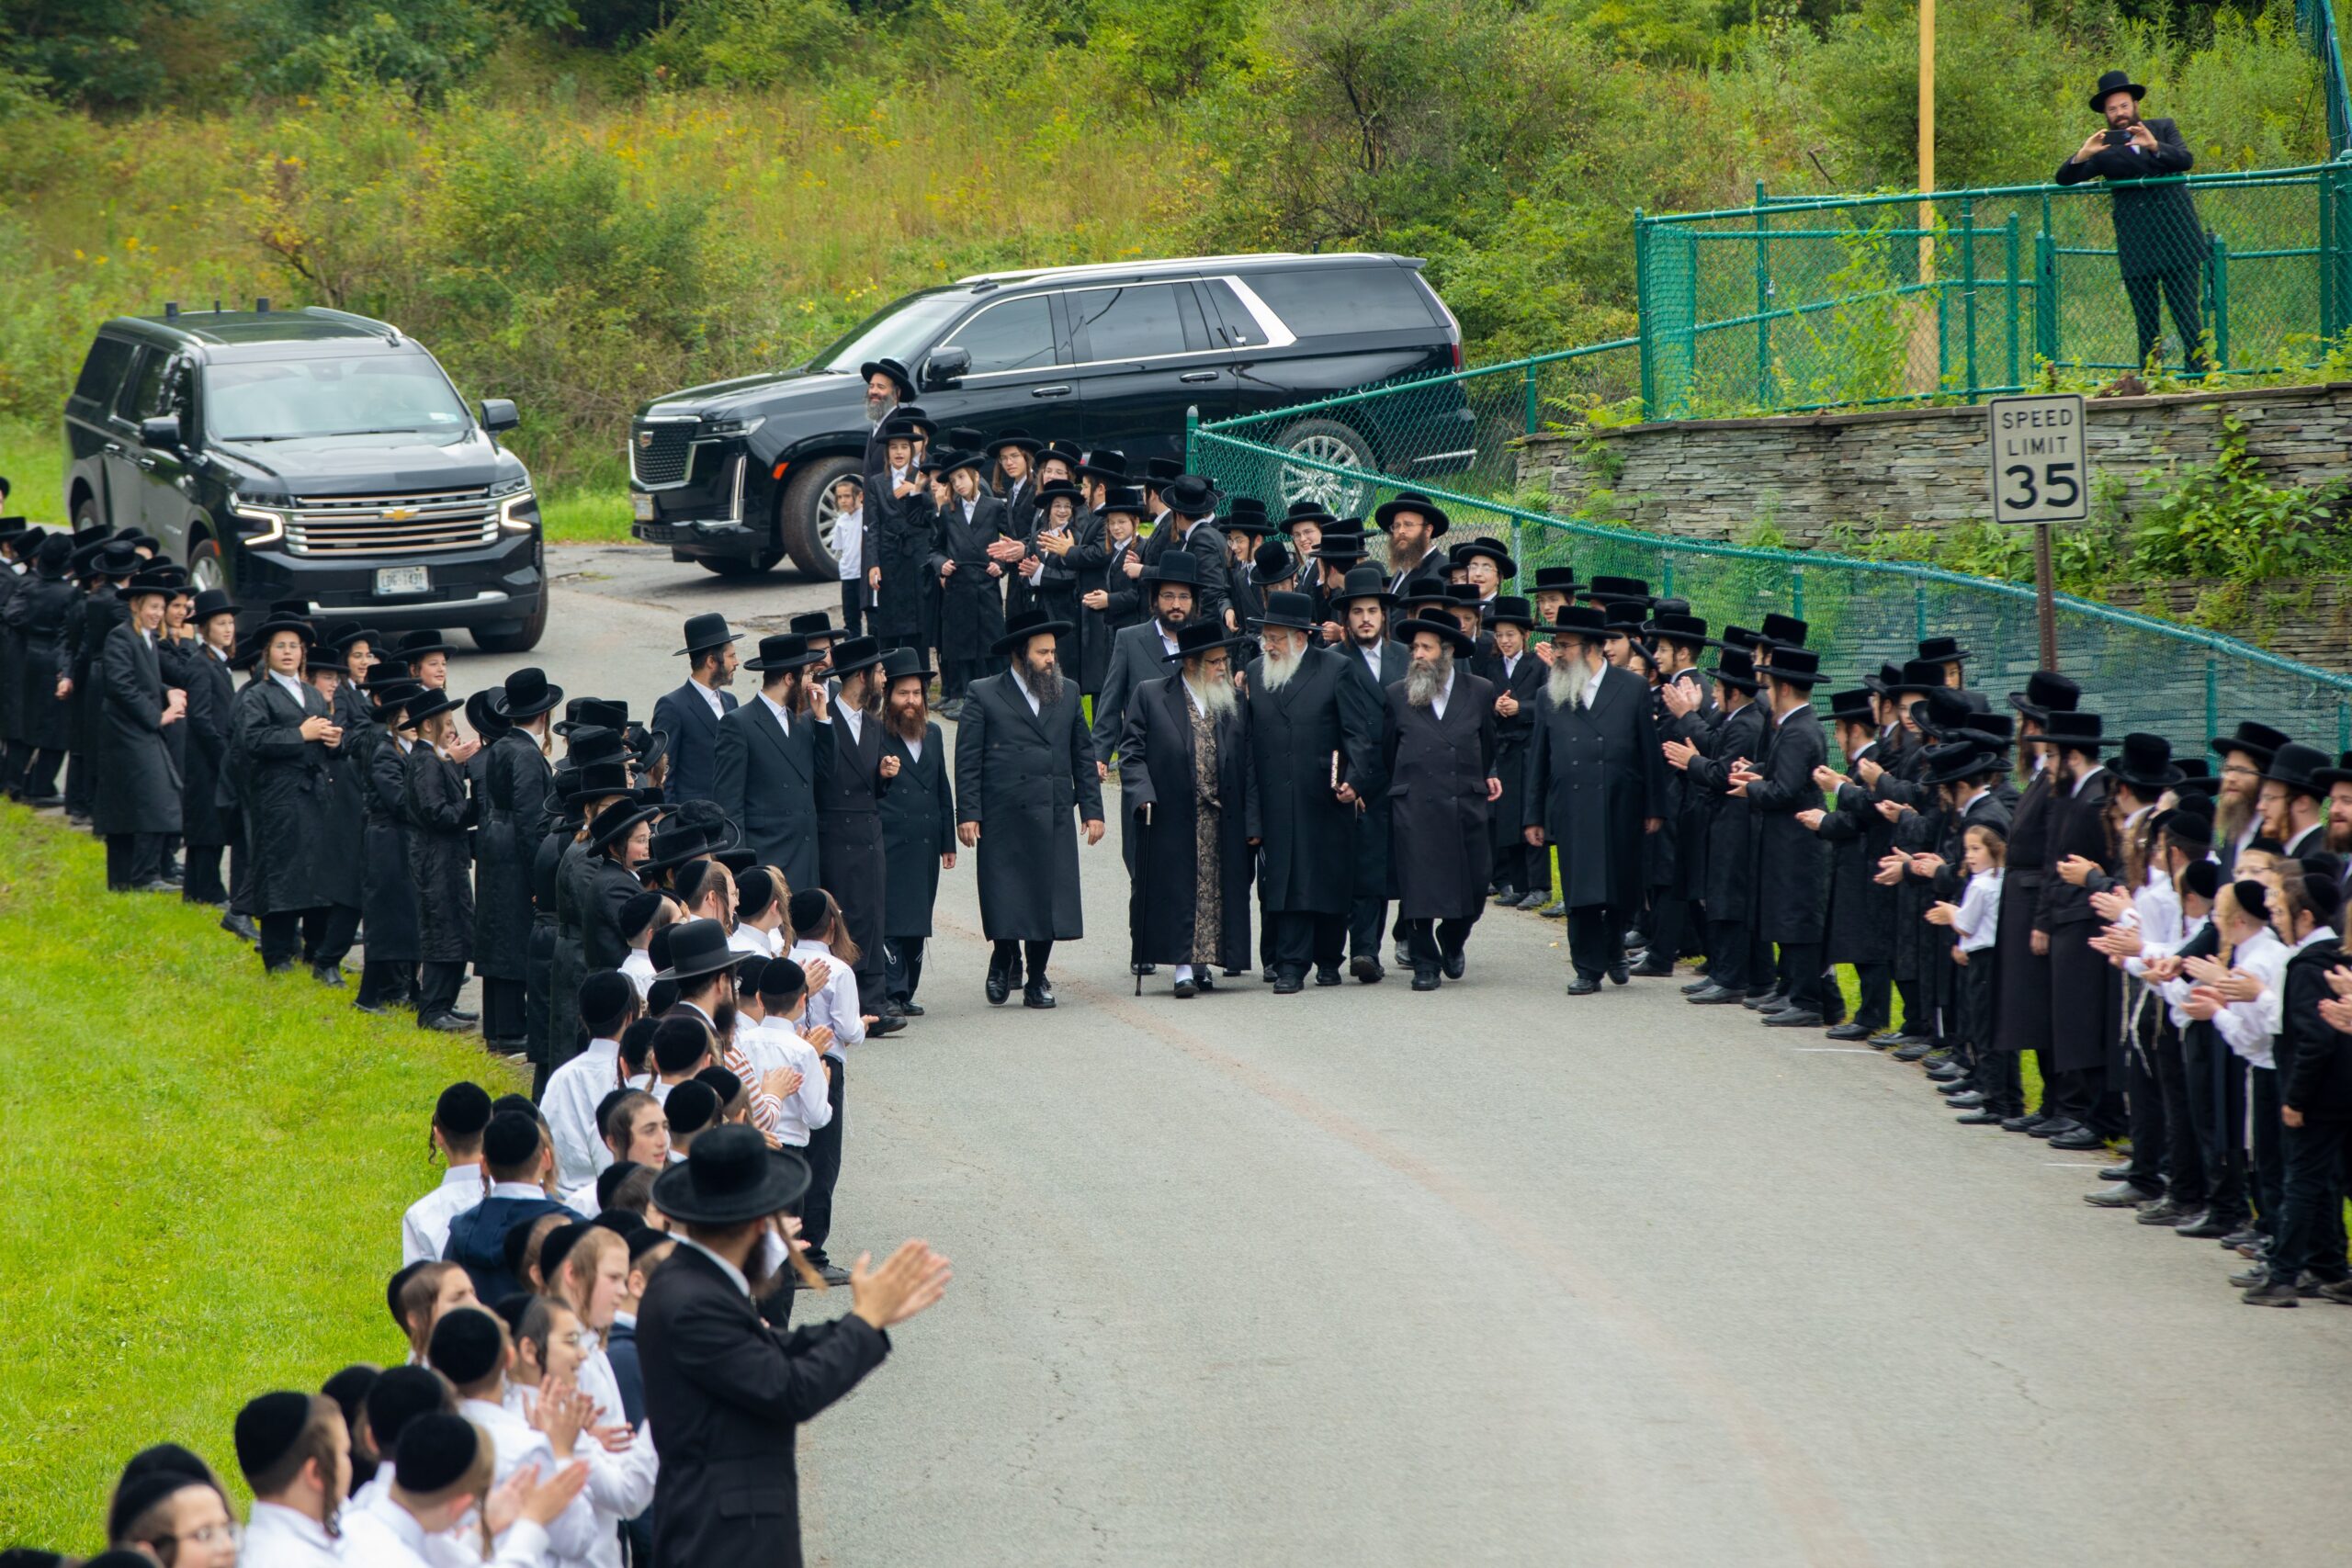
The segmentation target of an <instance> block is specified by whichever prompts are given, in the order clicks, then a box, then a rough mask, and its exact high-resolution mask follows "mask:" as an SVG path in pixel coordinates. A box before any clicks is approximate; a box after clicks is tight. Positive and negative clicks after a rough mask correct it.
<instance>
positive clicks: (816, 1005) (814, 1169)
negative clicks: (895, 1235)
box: [785, 887, 865, 1285]
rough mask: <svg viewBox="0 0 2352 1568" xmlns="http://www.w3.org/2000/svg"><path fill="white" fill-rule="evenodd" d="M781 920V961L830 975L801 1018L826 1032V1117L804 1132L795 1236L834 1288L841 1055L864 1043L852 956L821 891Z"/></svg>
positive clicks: (842, 1277) (802, 898)
mask: <svg viewBox="0 0 2352 1568" xmlns="http://www.w3.org/2000/svg"><path fill="white" fill-rule="evenodd" d="M785 919H786V922H787V923H788V924H789V925H790V926H791V927H792V930H793V932H794V935H795V937H796V940H795V941H794V942H793V944H792V951H791V952H790V953H788V954H786V956H787V957H789V958H791V959H792V960H793V961H794V962H795V963H797V964H800V966H801V967H802V968H804V969H810V970H812V971H813V967H814V965H816V964H825V965H826V966H827V968H828V969H829V970H830V971H831V973H830V974H828V975H827V976H825V980H824V983H823V984H822V985H820V986H811V987H809V991H808V1004H807V1008H808V1010H807V1012H806V1014H805V1018H806V1021H807V1024H808V1026H809V1028H810V1029H811V1030H812V1031H813V1030H814V1029H817V1028H820V1027H821V1028H825V1029H829V1030H831V1031H832V1036H833V1037H832V1040H831V1043H829V1044H828V1045H827V1046H826V1047H825V1052H824V1058H825V1062H826V1065H827V1066H828V1068H829V1072H828V1074H827V1082H826V1086H825V1095H826V1100H828V1102H829V1103H830V1106H831V1111H832V1115H831V1118H830V1119H829V1120H828V1121H827V1122H825V1124H824V1125H823V1126H821V1127H820V1126H817V1125H816V1124H814V1123H811V1124H810V1127H809V1147H808V1154H809V1192H808V1195H807V1196H806V1197H805V1198H803V1199H802V1200H801V1202H802V1205H803V1207H802V1210H801V1215H800V1234H801V1236H802V1238H803V1239H804V1240H805V1241H806V1242H807V1243H808V1247H807V1253H806V1256H807V1259H808V1262H809V1267H810V1268H812V1269H816V1270H817V1272H818V1273H820V1274H821V1275H823V1276H824V1280H825V1283H827V1284H829V1285H840V1284H845V1283H847V1282H848V1280H849V1274H848V1271H847V1270H845V1269H839V1268H836V1267H835V1266H834V1265H833V1264H832V1263H831V1261H830V1260H829V1259H828V1258H826V1256H825V1239H826V1237H827V1236H828V1235H831V1232H832V1228H833V1188H834V1185H835V1184H836V1183H837V1182H838V1181H839V1180H840V1179H841V1170H842V1133H843V1132H844V1131H845V1129H846V1126H847V1122H846V1119H845V1118H844V1117H843V1115H842V1100H843V1089H844V1088H845V1085H846V1080H847V1078H848V1076H849V1075H848V1058H847V1057H846V1055H844V1053H845V1052H846V1051H847V1049H848V1047H850V1046H852V1045H855V1044H859V1043H862V1042H863V1041H864V1040H865V1015H864V1014H863V1013H862V1012H861V1011H860V1010H859V1005H858V995H857V976H856V974H855V973H854V967H853V966H854V964H855V963H856V958H855V956H854V953H842V952H840V951H839V949H838V946H837V945H836V944H840V943H844V942H847V941H848V940H849V933H848V931H846V930H844V929H843V924H842V918H841V908H840V906H839V905H837V904H835V903H834V902H833V900H832V897H831V895H829V894H827V893H826V892H825V890H824V889H823V888H821V887H807V888H803V889H801V890H800V891H799V892H797V893H795V894H794V895H793V896H792V902H791V904H790V905H789V906H788V907H787V908H786V911H785Z"/></svg>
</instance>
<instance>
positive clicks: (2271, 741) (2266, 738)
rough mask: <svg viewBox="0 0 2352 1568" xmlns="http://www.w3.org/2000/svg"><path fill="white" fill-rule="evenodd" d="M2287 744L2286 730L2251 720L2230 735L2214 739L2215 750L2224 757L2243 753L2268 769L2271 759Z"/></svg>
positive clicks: (2244, 721)
mask: <svg viewBox="0 0 2352 1568" xmlns="http://www.w3.org/2000/svg"><path fill="white" fill-rule="evenodd" d="M2286 744H2288V740H2287V735H2286V732H2285V731H2284V730H2278V729H2273V728H2270V727H2269V726H2268V725H2267V724H2256V723H2255V721H2254V720H2252V719H2250V718H2249V719H2245V720H2243V721H2242V722H2240V724H2239V725H2238V727H2237V728H2235V729H2233V730H2232V731H2230V733H2229V734H2227V735H2216V736H2215V737H2213V750H2215V751H2217V752H2219V753H2221V754H2222V756H2227V755H2229V754H2230V753H2231V752H2233V751H2243V752H2245V754H2246V755H2247V756H2249V757H2252V758H2253V759H2254V760H2255V761H2256V762H2257V763H2259V764H2261V765H2262V766H2263V767H2266V768H2267V767H2268V766H2269V765H2270V759H2271V758H2272V757H2274V756H2276V755H2277V754H2278V748H2280V747H2281V746H2284V745H2286Z"/></svg>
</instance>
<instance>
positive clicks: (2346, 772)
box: [2312, 751, 2352, 791]
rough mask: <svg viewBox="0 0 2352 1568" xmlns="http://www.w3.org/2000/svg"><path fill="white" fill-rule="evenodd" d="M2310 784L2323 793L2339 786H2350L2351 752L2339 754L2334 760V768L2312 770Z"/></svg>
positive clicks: (2351, 780)
mask: <svg viewBox="0 0 2352 1568" xmlns="http://www.w3.org/2000/svg"><path fill="white" fill-rule="evenodd" d="M2312 783H2313V784H2317V785H2318V786H2319V787H2320V788H2321V789H2322V790H2323V791H2324V790H2331V789H2334V788H2335V786H2336V785H2337V784H2352V751H2346V752H2343V753H2341V754H2339V755H2338V756H2337V757H2336V759H2335V766H2334V767H2332V768H2314V769H2312Z"/></svg>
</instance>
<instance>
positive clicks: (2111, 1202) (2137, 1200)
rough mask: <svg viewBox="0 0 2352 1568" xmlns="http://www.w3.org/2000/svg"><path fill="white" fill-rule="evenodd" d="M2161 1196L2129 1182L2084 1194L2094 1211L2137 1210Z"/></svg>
mask: <svg viewBox="0 0 2352 1568" xmlns="http://www.w3.org/2000/svg"><path fill="white" fill-rule="evenodd" d="M2159 1196H2160V1194H2158V1193H2154V1192H2151V1191H2149V1190H2147V1189H2146V1188H2144V1187H2137V1186H2134V1185H2132V1184H2131V1182H2129V1181H2119V1182H2117V1183H2116V1184H2115V1185H2114V1186H2112V1187H2102V1188H2101V1189H2099V1190H2098V1191H2096V1192H2086V1193H2084V1194H2083V1201H2084V1202H2086V1203H2088V1204H2089V1205H2090V1206H2091V1207H2092V1208H2094V1209H2137V1208H2139V1207H2140V1206H2141V1205H2142V1204H2144V1203H2154V1202H2155V1201H2157V1200H2158V1198H2159Z"/></svg>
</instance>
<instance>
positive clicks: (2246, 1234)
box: [2221, 1220, 2266, 1258]
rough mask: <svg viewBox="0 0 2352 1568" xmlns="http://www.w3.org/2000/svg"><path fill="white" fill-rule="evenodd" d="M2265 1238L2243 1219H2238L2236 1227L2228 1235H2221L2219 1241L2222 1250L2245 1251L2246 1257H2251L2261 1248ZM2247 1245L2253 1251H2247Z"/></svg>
mask: <svg viewBox="0 0 2352 1568" xmlns="http://www.w3.org/2000/svg"><path fill="white" fill-rule="evenodd" d="M2265 1239H2266V1238H2265V1237H2264V1236H2263V1234H2262V1233H2261V1232H2260V1231H2258V1230H2256V1229H2255V1228H2254V1227H2253V1226H2252V1225H2250V1224H2246V1223H2245V1221H2244V1220H2240V1221H2239V1222H2238V1223H2237V1226H2236V1228H2235V1229H2233V1230H2232V1231H2231V1232H2230V1234H2229V1235H2225V1236H2223V1237H2222V1238H2221V1242H2222V1250H2223V1251H2225V1252H2240V1253H2245V1256H2246V1257H2248V1258H2251V1257H2253V1256H2254V1253H2255V1252H2258V1251H2260V1250H2261V1249H2262V1245H2263V1242H2264V1240H2265ZM2249 1247H2251V1248H2253V1249H2254V1251H2252V1252H2249V1251H2247V1248H2249Z"/></svg>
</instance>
